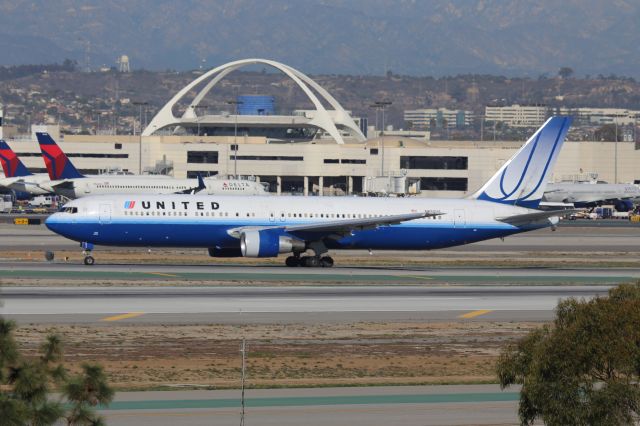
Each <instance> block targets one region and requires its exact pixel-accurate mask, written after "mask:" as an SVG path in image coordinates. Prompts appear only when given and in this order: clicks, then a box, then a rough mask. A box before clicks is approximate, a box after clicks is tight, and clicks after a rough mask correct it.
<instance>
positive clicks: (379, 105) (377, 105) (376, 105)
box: [371, 100, 392, 176]
mask: <svg viewBox="0 0 640 426" xmlns="http://www.w3.org/2000/svg"><path fill="white" fill-rule="evenodd" d="M391 104H392V102H391V101H387V100H384V101H375V102H374V103H373V105H371V107H372V108H375V109H376V122H377V121H378V110H382V128H381V129H380V145H381V146H380V148H381V150H380V175H381V176H384V110H385V108H386V107H388V106H389V105H391Z"/></svg>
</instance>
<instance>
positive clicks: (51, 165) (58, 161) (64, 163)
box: [36, 132, 84, 180]
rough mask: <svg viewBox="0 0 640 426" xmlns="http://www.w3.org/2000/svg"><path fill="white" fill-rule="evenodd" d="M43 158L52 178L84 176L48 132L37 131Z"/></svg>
mask: <svg viewBox="0 0 640 426" xmlns="http://www.w3.org/2000/svg"><path fill="white" fill-rule="evenodd" d="M36 137H37V138H38V143H39V144H40V151H41V152H42V158H43V159H44V163H45V165H46V166H47V172H49V178H50V179H51V180H60V179H76V178H83V177H84V176H83V175H82V174H80V172H79V171H78V170H77V169H76V168H75V167H74V166H73V164H71V161H70V160H69V158H68V157H67V156H66V155H65V153H64V152H62V150H61V149H60V147H59V146H58V144H56V142H55V141H54V140H53V138H52V137H51V136H49V134H48V133H40V132H36Z"/></svg>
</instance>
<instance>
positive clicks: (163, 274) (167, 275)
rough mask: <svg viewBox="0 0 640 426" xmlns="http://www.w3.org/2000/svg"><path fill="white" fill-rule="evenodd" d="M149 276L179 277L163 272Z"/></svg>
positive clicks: (152, 273)
mask: <svg viewBox="0 0 640 426" xmlns="http://www.w3.org/2000/svg"><path fill="white" fill-rule="evenodd" d="M149 274H151V275H160V276H162V277H177V275H174V274H165V273H163V272H149Z"/></svg>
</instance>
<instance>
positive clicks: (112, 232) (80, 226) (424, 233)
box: [47, 221, 525, 250]
mask: <svg viewBox="0 0 640 426" xmlns="http://www.w3.org/2000/svg"><path fill="white" fill-rule="evenodd" d="M274 225H275V224H274V223H266V224H264V223H263V224H260V223H255V224H253V223H252V224H251V226H265V227H268V226H274ZM283 225H284V224H283ZM47 226H48V227H49V228H50V229H51V230H53V231H54V232H57V233H59V234H61V235H63V236H65V237H67V238H69V239H72V240H76V241H81V242H90V243H93V244H96V245H111V246H123V247H203V248H209V247H220V248H236V247H239V245H240V241H239V239H238V238H234V237H232V236H230V235H229V234H228V232H227V231H228V230H229V229H232V228H238V227H240V226H242V225H241V224H237V223H226V224H225V223H210V224H207V223H175V224H170V225H169V224H166V223H165V224H162V223H106V224H105V223H103V224H101V223H95V222H92V223H68V222H67V223H55V222H49V221H48V222H47ZM524 230H525V229H518V228H514V227H511V226H501V225H499V224H498V225H496V226H487V225H484V226H473V225H466V226H461V227H453V228H452V227H451V226H447V225H446V224H432V225H412V224H402V225H394V226H382V227H379V228H377V229H369V230H363V231H354V232H353V233H352V234H351V235H349V236H346V237H343V238H340V239H337V240H336V239H325V240H324V241H325V244H326V245H327V247H328V248H332V249H377V250H428V249H437V248H443V247H451V246H456V245H463V244H468V243H473V242H476V241H482V240H487V239H491V238H498V237H505V236H508V235H512V234H515V233H519V232H522V231H524ZM300 237H303V238H304V239H309V240H312V239H313V235H301V236H300Z"/></svg>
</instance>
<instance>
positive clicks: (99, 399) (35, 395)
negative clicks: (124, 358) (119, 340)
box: [0, 318, 113, 426]
mask: <svg viewBox="0 0 640 426" xmlns="http://www.w3.org/2000/svg"><path fill="white" fill-rule="evenodd" d="M15 327H16V325H15V323H14V322H13V321H7V320H5V319H3V318H0V385H1V386H0V423H1V424H2V425H7V426H13V425H16V426H18V425H34V426H35V425H38V426H40V425H52V424H54V423H56V422H58V421H60V420H63V419H64V420H66V422H67V424H68V425H95V426H97V425H102V424H104V421H103V420H102V418H101V417H99V416H98V415H97V414H96V413H95V411H94V407H95V406H96V405H98V404H104V405H108V404H109V403H110V402H111V400H112V399H113V390H112V389H111V388H110V387H109V385H108V383H107V377H106V374H105V373H104V370H103V369H102V367H101V366H99V365H97V364H83V365H82V371H81V372H80V373H79V374H76V375H71V376H70V375H69V374H68V372H67V370H66V369H65V368H64V366H63V364H62V360H63V344H62V339H61V338H60V336H58V335H57V334H50V335H48V336H47V337H46V339H45V341H44V342H43V343H42V345H41V346H40V356H39V357H38V358H26V357H23V356H22V355H21V354H20V351H19V348H18V345H17V343H16V341H15V337H14V331H15ZM56 387H57V388H58V389H61V390H62V395H63V398H61V399H60V400H54V399H52V398H51V395H50V392H51V391H52V390H53V389H54V388H56ZM65 402H66V403H67V404H66V405H65ZM67 406H68V407H67Z"/></svg>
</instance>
